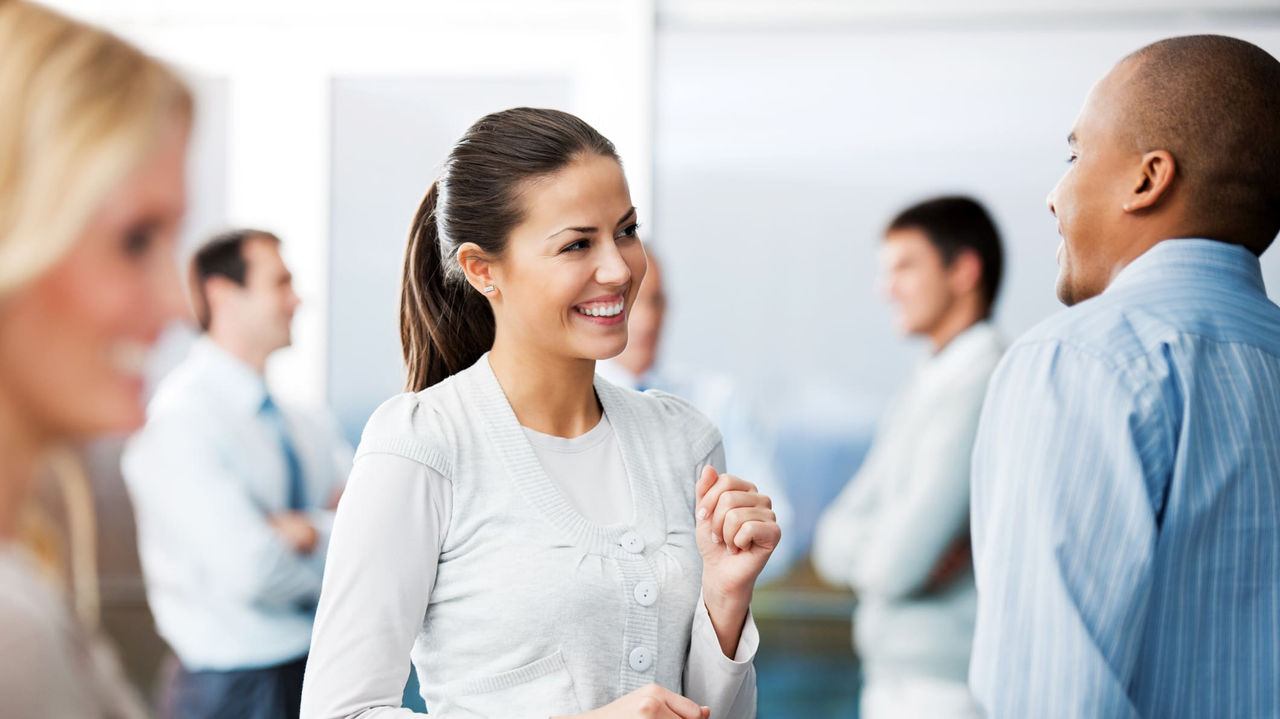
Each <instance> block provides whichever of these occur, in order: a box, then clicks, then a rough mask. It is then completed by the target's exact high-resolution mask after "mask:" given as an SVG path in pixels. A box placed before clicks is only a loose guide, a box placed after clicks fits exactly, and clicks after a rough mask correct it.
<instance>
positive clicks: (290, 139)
mask: <svg viewBox="0 0 1280 719" xmlns="http://www.w3.org/2000/svg"><path fill="white" fill-rule="evenodd" d="M49 4H50V5H52V6H55V7H59V8H61V9H63V10H65V11H67V12H69V13H71V14H73V15H75V16H77V17H80V18H83V19H86V20H89V21H92V22H98V23H101V24H103V25H105V26H107V27H109V28H111V29H113V30H115V31H116V32H119V33H120V34H122V35H124V36H125V37H128V38H129V39H131V40H133V41H134V42H136V43H138V44H139V45H141V46H142V47H144V48H146V49H147V50H148V51H150V52H152V53H154V54H156V55H158V56H160V57H162V58H164V59H166V60H168V61H170V62H172V63H174V64H176V65H178V66H180V67H182V68H183V69H185V70H187V71H188V72H191V73H193V74H195V75H199V76H204V77H211V78H216V79H218V80H220V81H224V82H225V88H226V99H227V102H226V117H225V126H226V142H225V148H224V151H225V158H226V170H225V176H224V178H223V179H224V181H225V215H224V217H223V218H222V224H225V225H232V226H239V225H248V226H255V227H262V228H264V229H268V230H272V231H274V232H276V233H277V234H279V235H280V236H281V237H282V238H283V239H284V241H285V248H284V252H285V258H286V261H287V262H288V263H289V264H290V266H291V268H292V269H293V272H294V277H295V286H296V288H297V290H298V292H299V294H300V295H301V296H302V298H303V302H304V304H303V306H302V308H301V309H300V310H299V313H298V316H297V319H296V320H295V323H294V346H293V347H292V348H290V349H289V350H286V351H284V352H280V353H278V354H277V355H276V356H274V357H273V359H272V362H271V364H270V365H269V366H268V375H269V378H270V381H271V383H272V385H273V386H274V387H275V388H276V390H277V391H278V392H279V393H280V394H282V395H285V396H288V397H290V398H292V399H293V400H295V401H301V402H305V403H318V402H321V401H323V400H324V399H325V393H326V387H327V382H326V379H327V377H328V375H329V368H328V359H329V357H328V351H327V350H328V347H329V342H328V339H327V336H326V335H327V330H328V317H329V314H330V311H331V310H332V309H333V308H332V307H331V306H330V301H329V290H330V276H331V272H330V270H331V268H330V266H329V259H330V251H329V250H330V227H329V222H330V212H329V207H330V203H331V202H333V201H334V200H335V198H334V197H333V196H332V194H331V187H330V178H331V173H330V166H331V151H332V149H333V147H332V137H331V127H330V121H331V117H332V111H333V98H332V89H333V87H334V85H333V83H334V80H335V79H338V78H345V77H365V78H373V77H420V78H473V77H482V78H483V77H501V78H508V79H512V78H521V77H535V78H542V77H547V76H555V77H562V78H566V80H567V82H568V83H569V85H570V87H571V91H570V93H569V95H568V100H567V102H566V103H565V106H564V107H563V109H566V110H569V111H570V112H574V113H576V114H578V115H580V116H582V117H583V118H584V119H586V120H587V121H588V122H591V123H592V124H593V125H595V126H596V127H597V128H598V129H600V130H601V131H602V132H604V133H605V134H606V135H607V136H608V137H610V138H611V139H612V140H613V141H614V143H615V144H616V145H617V147H618V149H619V152H620V153H622V155H623V156H624V157H625V158H627V167H628V171H629V178H630V181H631V188H632V192H633V195H634V196H635V197H636V201H637V203H640V204H643V205H648V204H649V203H650V193H651V189H650V188H651V178H650V167H651V165H650V161H649V158H650V157H651V156H652V150H651V147H650V137H651V132H650V118H651V115H650V107H651V106H652V98H651V87H652V82H651V76H650V75H651V71H652V49H653V42H652V39H653V22H654V11H653V5H652V1H651V0H611V1H610V2H595V1H594V0H542V1H541V2H537V3H528V2H520V1H519V0H469V1H468V2H446V1H443V0H435V1H430V0H427V1H423V2H417V1H415V0H364V1H362V2H360V3H350V2H338V1H335V0H326V1H321V2H303V1H302V0H276V1H274V2H262V1H260V0H220V1H219V2H210V1H205V2H195V1H190V2H171V1H169V0H117V1H115V2H111V3H103V2H99V1H98V0H52V1H51V2H49ZM196 89H197V91H199V90H200V88H199V87H197V88H196ZM198 99H203V98H198ZM497 109H503V108H501V107H492V108H487V109H486V111H488V110H497ZM477 117H478V115H477ZM473 119H474V118H473ZM376 139H377V137H376V135H375V136H374V137H373V138H371V140H376ZM396 189H398V188H396ZM420 189H425V188H420ZM412 210H413V208H412V207H410V208H407V209H406V210H405V214H404V217H403V218H402V219H399V220H398V221H399V222H401V223H407V220H408V217H409V213H411V212H412ZM397 234H399V233H397ZM386 261H387V262H388V263H389V264H390V265H391V266H397V267H398V264H399V253H396V254H395V255H394V256H390V257H387V258H386ZM341 271H342V268H333V272H336V273H341Z"/></svg>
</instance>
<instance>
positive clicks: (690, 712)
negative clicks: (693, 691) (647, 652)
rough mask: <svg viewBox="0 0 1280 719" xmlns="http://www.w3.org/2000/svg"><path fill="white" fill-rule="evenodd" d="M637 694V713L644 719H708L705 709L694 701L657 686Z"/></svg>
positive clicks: (649, 687)
mask: <svg viewBox="0 0 1280 719" xmlns="http://www.w3.org/2000/svg"><path fill="white" fill-rule="evenodd" d="M635 694H636V695H637V696H636V701H637V704H636V713H637V714H639V715H640V716H642V717H654V718H661V719H670V718H671V717H679V719H706V715H705V714H704V710H705V707H700V706H698V703H697V702H695V701H693V700H692V699H689V698H686V697H683V696H681V695H679V694H676V693H675V692H673V691H671V690H670V689H666V688H664V687H661V686H658V685H657V684H650V685H648V686H645V687H641V688H640V689H637V690H636V691H635Z"/></svg>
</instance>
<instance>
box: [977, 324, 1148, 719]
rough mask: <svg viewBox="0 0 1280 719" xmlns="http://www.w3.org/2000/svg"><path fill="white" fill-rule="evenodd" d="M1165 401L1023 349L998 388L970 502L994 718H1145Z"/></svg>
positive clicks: (1063, 350)
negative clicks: (1140, 691) (1137, 693)
mask: <svg viewBox="0 0 1280 719" xmlns="http://www.w3.org/2000/svg"><path fill="white" fill-rule="evenodd" d="M1157 392H1158V390H1152V389H1151V388H1149V387H1144V386H1143V385H1142V383H1140V382H1134V381H1132V380H1130V379H1129V376H1128V375H1127V374H1126V373H1124V372H1122V371H1121V370H1120V369H1119V368H1117V367H1116V366H1114V365H1112V364H1110V363H1109V362H1108V361H1107V360H1105V359H1103V358H1099V357H1096V356H1093V355H1091V354H1089V353H1087V352H1085V351H1082V350H1079V349H1077V348H1074V347H1072V346H1070V345H1064V344H1062V343H1059V342H1056V341H1045V342H1039V343H1035V344H1029V345H1021V346H1018V347H1016V348H1015V349H1014V350H1012V351H1011V353H1010V354H1009V356H1008V357H1007V358H1006V360H1005V361H1004V362H1003V363H1002V364H1001V366H1000V368H999V369H998V370H997V372H996V375H995V376H994V377H993V379H992V386H991V388H990V391H989V393H988V395H987V399H986V405H985V409H984V414H983V417H982V420H981V423H980V427H979V430H978V437H977V441H976V445H975V448H974V456H973V496H972V521H973V541H974V559H975V567H976V577H977V584H978V619H977V630H976V635H975V638H974V650H973V659H972V664H971V669H970V684H971V686H972V689H973V692H974V694H975V696H976V698H977V700H978V701H979V703H980V704H981V705H982V706H983V708H984V710H985V711H986V713H987V716H989V717H993V718H996V719H999V718H1002V717H1030V716H1035V717H1084V716H1087V717H1104V718H1117V719H1119V718H1126V719H1128V718H1135V719H1136V718H1137V717H1138V712H1137V711H1136V709H1135V708H1134V705H1133V703H1132V702H1131V700H1130V698H1129V695H1128V687H1129V685H1130V682H1131V678H1132V677H1133V673H1134V666H1135V663H1136V662H1137V661H1138V656H1137V654H1138V649H1139V645H1140V642H1141V638H1142V634H1143V632H1142V627H1143V625H1144V619H1145V616H1146V611H1147V603H1148V598H1149V596H1150V593H1151V586H1152V578H1151V576H1152V557H1153V552H1154V544H1155V541H1156V536H1157V520H1156V516H1157V513H1158V508H1157V505H1158V500H1157V499H1154V498H1155V497H1158V489H1157V488H1158V487H1159V485H1160V483H1161V481H1162V480H1161V477H1163V476H1165V475H1166V474H1167V471H1168V466H1167V460H1165V459H1162V457H1167V456H1171V452H1170V450H1169V448H1170V446H1171V445H1170V442H1171V441H1172V440H1171V436H1170V432H1169V428H1168V425H1167V420H1166V417H1167V411H1162V409H1161V402H1160V400H1159V398H1158V397H1157V396H1156V394H1157Z"/></svg>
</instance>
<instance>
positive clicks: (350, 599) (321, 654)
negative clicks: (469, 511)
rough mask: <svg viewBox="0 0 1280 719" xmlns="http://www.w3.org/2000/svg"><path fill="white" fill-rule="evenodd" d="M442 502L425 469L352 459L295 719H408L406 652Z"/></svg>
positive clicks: (445, 487) (437, 481)
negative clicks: (299, 718)
mask: <svg viewBox="0 0 1280 719" xmlns="http://www.w3.org/2000/svg"><path fill="white" fill-rule="evenodd" d="M452 505H453V493H452V487H451V485H450V484H449V481H448V480H447V479H446V478H445V477H444V476H443V475H441V474H440V473H439V472H438V471H436V470H435V469H432V468H430V467H428V466H426V465H423V464H421V463H419V462H416V461H414V460H411V459H407V458H404V457H400V456H397V455H392V454H368V455H365V456H363V457H361V458H360V459H359V460H358V461H357V462H356V464H355V467H354V468H353V470H352V473H351V478H350V480H349V481H348V483H347V488H346V491H345V492H344V493H343V496H342V501H341V502H339V504H338V511H337V516H336V517H335V519H334V527H333V538H332V540H331V541H330V544H329V556H328V567H327V569H326V572H325V578H324V589H323V591H322V592H321V595H320V606H319V608H318V609H317V611H316V624H315V630H314V632H313V633H312V638H311V653H310V655H309V657H308V659H307V671H306V679H305V681H304V684H303V689H302V714H301V716H302V717H303V718H304V719H338V718H339V717H344V718H350V719H354V718H356V717H359V718H360V719H371V718H373V717H378V718H379V719H381V718H383V717H408V716H415V713H414V712H413V711H411V710H409V709H404V708H402V707H401V699H402V696H403V691H404V685H405V680H406V679H407V678H408V670H409V651H410V649H411V648H412V647H413V643H414V641H415V640H416V638H417V636H418V633H419V632H420V631H421V628H422V622H423V619H424V618H425V616H426V611H427V603H428V601H429V600H430V598H431V592H432V590H433V589H434V587H435V579H436V565H437V563H438V562H439V558H440V548H441V546H443V541H444V536H445V532H446V530H447V529H448V526H449V517H450V514H451V512H452ZM409 548H412V549H413V551H412V552H408V553H406V550H407V549H409Z"/></svg>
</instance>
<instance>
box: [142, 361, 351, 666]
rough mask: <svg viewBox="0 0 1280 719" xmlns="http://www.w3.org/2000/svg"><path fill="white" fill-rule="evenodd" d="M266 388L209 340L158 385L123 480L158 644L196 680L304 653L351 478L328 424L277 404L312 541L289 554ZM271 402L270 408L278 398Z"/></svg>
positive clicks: (285, 484) (344, 451) (283, 473)
mask: <svg viewBox="0 0 1280 719" xmlns="http://www.w3.org/2000/svg"><path fill="white" fill-rule="evenodd" d="M266 391H267V389H266V385H265V383H264V381H263V379H262V377H261V375H259V374H258V373H257V372H256V371H254V369H253V368H251V367H249V366H248V365H247V364H245V363H243V362H241V361H240V360H238V359H236V358H235V357H233V356H232V355H230V354H229V353H227V352H226V351H225V350H223V349H222V348H220V347H218V346H217V345H216V344H214V343H213V342H212V341H211V340H209V339H208V338H207V337H206V338H202V339H200V340H198V341H197V342H196V344H195V346H194V347H193V348H192V350H191V354H190V355H189V356H188V357H187V359H186V360H185V361H184V362H183V363H182V364H181V365H180V366H179V367H178V368H176V369H175V370H174V371H173V372H172V373H171V374H170V375H169V376H168V377H166V378H165V379H164V380H163V381H162V382H161V384H160V386H159V388H158V389H157V391H156V395H155V398H154V399H153V400H152V401H151V404H150V406H149V407H148V412H147V414H148V417H147V424H146V426H145V427H144V428H143V430H142V431H141V432H139V433H138V434H137V435H135V436H134V437H133V438H132V439H131V440H130V441H129V444H128V446H127V447H126V450H125V454H124V457H123V460H122V468H123V470H124V476H125V481H126V485H127V486H128V488H129V493H130V496H131V498H132V500H133V506H134V511H135V514H136V516H137V522H138V551H139V555H140V557H141V559H142V568H143V575H144V577H145V579H146V584H147V598H148V600H149V602H150V605H151V611H152V613H153V614H154V615H155V618H156V626H157V628H158V630H159V632H160V635H161V636H163V637H164V638H165V640H166V641H168V642H169V645H170V646H171V647H172V648H173V650H174V652H175V653H177V655H178V658H179V659H181V660H182V663H183V665H184V666H185V667H186V668H187V669H190V670H200V669H215V670H227V669H247V668H254V667H263V666H270V665H274V664H279V663H283V662H286V661H291V660H294V659H297V658H298V657H301V656H303V655H304V654H306V653H307V647H308V646H309V643H310V639H311V627H312V623H313V621H314V606H315V602H316V600H317V598H318V596H319V592H320V581H321V575H322V573H323V570H324V556H325V550H326V547H327V540H328V535H329V528H330V526H331V523H332V512H331V511H330V510H329V509H328V507H329V506H331V503H332V501H333V499H334V498H335V496H336V493H337V492H338V491H339V489H340V488H341V486H342V483H343V482H344V481H345V479H346V475H347V472H348V471H349V469H350V466H351V464H350V462H351V453H352V452H351V448H350V446H349V445H348V444H347V443H346V442H345V441H343V440H342V438H341V437H340V436H339V434H338V431H337V425H336V423H334V422H332V421H331V420H330V419H329V418H328V417H325V418H318V417H315V416H311V415H308V414H307V413H304V412H300V411H297V410H294V409H291V408H289V407H287V406H284V405H282V404H281V403H279V402H276V405H277V407H279V409H280V412H281V414H282V415H283V417H284V421H285V424H286V425H287V428H288V433H289V440H290V442H291V444H292V446H293V449H294V452H295V454H296V455H297V458H298V461H299V463H300V465H301V469H302V477H303V481H304V487H305V497H306V505H305V508H306V510H307V511H308V512H309V514H310V515H311V518H312V523H313V525H314V526H315V527H316V529H317V531H318V533H319V535H320V543H319V546H318V547H317V549H316V550H315V551H314V552H312V553H310V554H305V555H304V554H299V553H296V552H295V551H294V550H293V549H292V547H291V546H290V545H288V544H287V543H286V542H285V541H284V540H283V539H282V538H281V537H280V536H279V535H278V534H277V533H276V531H275V530H274V529H273V528H272V527H271V525H270V523H269V517H270V515H271V514H274V513H276V512H281V511H285V510H287V509H288V491H289V467H288V462H287V460H286V458H285V453H284V450H283V446H282V443H281V437H280V430H279V425H277V424H276V423H275V422H273V421H272V420H271V419H270V418H269V417H268V416H265V415H264V414H263V413H262V411H261V408H262V406H263V402H264V400H265V398H266ZM273 399H274V398H273Z"/></svg>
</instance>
